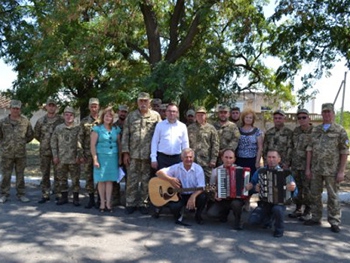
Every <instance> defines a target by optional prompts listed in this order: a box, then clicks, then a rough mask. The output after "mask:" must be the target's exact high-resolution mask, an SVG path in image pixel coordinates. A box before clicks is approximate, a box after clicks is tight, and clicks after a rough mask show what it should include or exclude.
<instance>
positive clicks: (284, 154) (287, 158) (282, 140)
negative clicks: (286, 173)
mask: <svg viewBox="0 0 350 263" xmlns="http://www.w3.org/2000/svg"><path fill="white" fill-rule="evenodd" d="M292 137H293V131H292V130H291V129H289V128H287V127H282V128H281V129H277V128H276V127H272V128H271V129H269V130H267V132H266V134H265V138H264V143H263V158H264V163H265V164H267V161H266V157H267V152H268V151H269V150H272V149H273V150H277V151H278V153H279V154H280V155H281V164H280V165H281V166H283V165H286V166H288V167H289V166H290V163H291V153H292Z"/></svg>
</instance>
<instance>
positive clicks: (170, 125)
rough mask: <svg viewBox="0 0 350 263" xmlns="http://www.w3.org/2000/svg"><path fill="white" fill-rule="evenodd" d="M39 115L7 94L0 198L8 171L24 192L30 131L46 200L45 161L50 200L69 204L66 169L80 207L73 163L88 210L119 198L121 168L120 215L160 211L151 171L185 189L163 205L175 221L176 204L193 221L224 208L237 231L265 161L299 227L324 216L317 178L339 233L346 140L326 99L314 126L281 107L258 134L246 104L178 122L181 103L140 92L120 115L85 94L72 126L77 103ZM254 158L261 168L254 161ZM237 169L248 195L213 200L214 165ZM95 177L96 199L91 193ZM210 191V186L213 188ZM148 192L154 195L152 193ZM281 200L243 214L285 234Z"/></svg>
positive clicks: (221, 214) (0, 127) (0, 138)
mask: <svg viewBox="0 0 350 263" xmlns="http://www.w3.org/2000/svg"><path fill="white" fill-rule="evenodd" d="M45 107H46V111H47V113H46V115H45V116H44V117H42V118H40V119H39V120H38V121H37V123H36V124H35V127H34V130H33V129H32V127H31V124H30V122H29V121H28V120H27V119H26V118H25V117H23V116H22V115H21V113H20V109H21V102H20V101H17V100H12V101H11V103H10V114H9V116H8V117H6V118H4V119H2V120H1V121H0V142H1V149H2V159H1V167H2V182H1V198H0V202H1V203H5V202H6V201H7V199H8V197H9V191H10V178H11V173H12V170H13V168H15V172H16V189H17V197H18V198H19V200H20V201H22V202H28V201H29V199H28V198H27V197H26V196H25V187H24V168H25V160H26V153H25V145H26V143H28V142H30V141H31V140H32V139H33V138H36V139H37V140H38V141H39V142H40V160H41V161H40V168H41V172H42V184H41V185H42V198H41V200H40V201H39V203H42V204H43V203H45V202H47V201H49V200H50V190H51V185H50V170H51V166H52V164H53V173H54V176H53V177H54V192H55V194H56V204H57V205H63V204H66V203H68V190H69V188H68V183H67V180H68V177H67V176H68V174H70V176H71V179H72V192H73V204H74V205H75V206H79V205H80V201H79V192H80V185H79V178H80V168H81V166H82V165H83V172H84V174H85V179H86V191H87V193H88V194H89V201H88V203H87V204H86V206H85V207H86V208H92V207H94V206H96V205H97V206H98V208H99V209H100V211H101V212H111V211H112V209H113V206H115V205H118V204H120V185H119V184H118V182H119V181H120V177H121V174H120V173H126V174H127V177H126V178H127V180H126V205H125V213H126V214H132V213H134V212H135V211H136V210H138V211H139V212H140V213H142V214H148V213H152V216H153V217H155V218H158V217H159V215H160V213H161V211H162V207H156V206H153V205H152V204H151V203H150V197H151V196H150V194H154V193H149V191H148V189H149V182H150V178H152V177H156V176H157V177H159V178H161V179H163V180H164V181H168V183H170V184H171V186H172V187H173V188H175V189H183V192H182V193H181V198H180V199H179V200H178V201H176V202H174V201H170V202H167V203H166V204H165V205H166V206H168V207H169V209H170V211H171V212H172V213H173V215H174V217H175V222H176V223H177V224H182V225H187V224H186V223H184V221H183V216H184V211H185V210H186V209H187V210H194V211H195V215H194V217H195V221H196V222H197V223H198V224H202V223H203V218H202V212H203V211H204V210H205V209H207V215H208V216H209V217H216V218H218V219H219V220H220V221H221V222H226V221H227V218H228V215H229V213H230V210H232V211H233V215H234V229H236V230H242V229H243V222H242V218H241V214H242V209H243V207H244V206H248V207H249V199H250V196H251V195H252V194H253V193H256V192H260V189H261V187H262V186H261V183H260V182H259V173H261V171H263V169H265V170H266V169H272V170H287V171H289V172H290V174H293V175H294V178H295V181H294V180H291V181H290V182H288V184H287V185H286V188H287V190H288V191H291V192H293V194H294V197H293V200H294V202H295V204H296V209H295V211H293V213H291V214H289V216H290V217H291V218H299V219H300V220H303V221H304V224H305V225H319V224H321V218H322V202H321V201H322V200H321V194H322V190H323V182H325V184H326V187H327V193H328V204H327V208H328V222H329V223H330V225H331V230H332V231H333V232H339V231H340V227H339V225H340V205H339V200H338V196H337V192H338V188H339V183H340V182H341V181H342V180H344V174H345V166H346V161H347V155H348V154H349V140H348V137H347V134H346V132H345V130H344V128H343V127H341V126H340V125H338V124H336V123H334V116H335V113H334V107H333V104H331V103H326V104H323V105H322V117H323V123H322V124H320V125H319V126H316V127H313V126H312V124H311V120H310V117H309V112H308V111H307V110H306V109H299V110H298V112H297V118H298V123H299V125H298V126H297V127H296V128H295V129H294V131H292V130H291V129H289V128H287V127H286V126H285V125H284V124H285V121H286V114H285V113H284V112H283V111H282V110H277V111H275V112H274V113H273V122H274V126H273V127H272V128H270V129H269V130H267V131H266V133H265V135H264V134H263V132H262V131H261V130H260V129H259V128H257V127H255V126H254V123H255V121H256V119H257V116H256V114H255V112H254V111H253V110H251V109H245V110H244V111H243V112H240V109H239V108H237V107H235V108H233V109H230V108H229V107H227V106H225V105H220V106H219V107H218V118H217V121H215V122H214V123H213V124H210V123H209V122H208V121H207V111H206V109H205V108H204V107H198V108H196V109H195V110H194V109H190V110H188V111H187V112H186V120H187V122H186V124H185V123H182V122H181V121H179V109H178V106H177V105H176V104H174V103H169V104H166V105H165V104H161V100H160V99H153V100H151V98H150V95H149V94H148V93H145V92H141V93H139V95H138V98H137V109H135V110H134V111H132V112H128V107H126V106H124V105H122V106H120V107H119V108H118V112H117V113H118V119H117V121H116V122H114V118H115V113H114V111H113V109H112V108H111V107H107V108H105V109H104V110H102V114H101V116H99V113H100V105H99V100H98V99H97V98H91V99H90V100H89V110H90V115H89V116H87V117H85V118H83V119H82V120H81V122H80V124H79V125H78V124H76V123H75V122H74V118H75V111H74V109H73V108H71V107H66V108H65V109H64V112H63V117H62V116H60V115H58V114H57V104H56V102H55V101H54V100H51V99H48V100H47V103H46V106H45ZM261 159H262V160H263V163H264V167H265V168H262V167H261V166H262V165H261ZM229 167H244V168H248V170H250V174H251V180H250V182H249V183H247V184H246V185H245V186H244V188H245V189H246V190H247V191H249V194H248V195H246V196H244V197H239V198H221V197H218V195H217V190H216V191H214V194H213V195H212V193H209V194H208V193H207V186H208V185H213V184H214V185H215V184H216V185H217V176H218V169H222V168H229ZM96 185H97V190H98V191H97V193H98V199H97V200H96V199H95V191H96ZM214 189H215V188H214ZM151 200H152V198H151ZM284 211H285V206H284V204H280V203H279V204H273V203H272V204H271V203H268V202H266V201H264V200H262V201H261V202H259V203H258V207H257V208H256V209H255V210H254V211H253V212H252V213H251V216H250V219H249V222H250V223H252V224H262V225H263V226H264V227H271V226H272V222H274V229H275V230H274V234H273V235H274V236H275V237H281V236H283V232H284V224H283V221H284V220H283V217H284Z"/></svg>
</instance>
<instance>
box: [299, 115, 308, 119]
mask: <svg viewBox="0 0 350 263" xmlns="http://www.w3.org/2000/svg"><path fill="white" fill-rule="evenodd" d="M306 118H307V117H306V116H302V117H298V120H306Z"/></svg>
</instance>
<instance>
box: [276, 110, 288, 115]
mask: <svg viewBox="0 0 350 263" xmlns="http://www.w3.org/2000/svg"><path fill="white" fill-rule="evenodd" d="M276 114H279V115H282V116H286V114H285V113H284V111H283V110H276V111H275V112H274V113H273V115H276Z"/></svg>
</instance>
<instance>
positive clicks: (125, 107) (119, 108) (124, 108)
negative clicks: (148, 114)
mask: <svg viewBox="0 0 350 263" xmlns="http://www.w3.org/2000/svg"><path fill="white" fill-rule="evenodd" d="M118 110H120V111H129V108H128V106H126V105H119V107H118Z"/></svg>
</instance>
